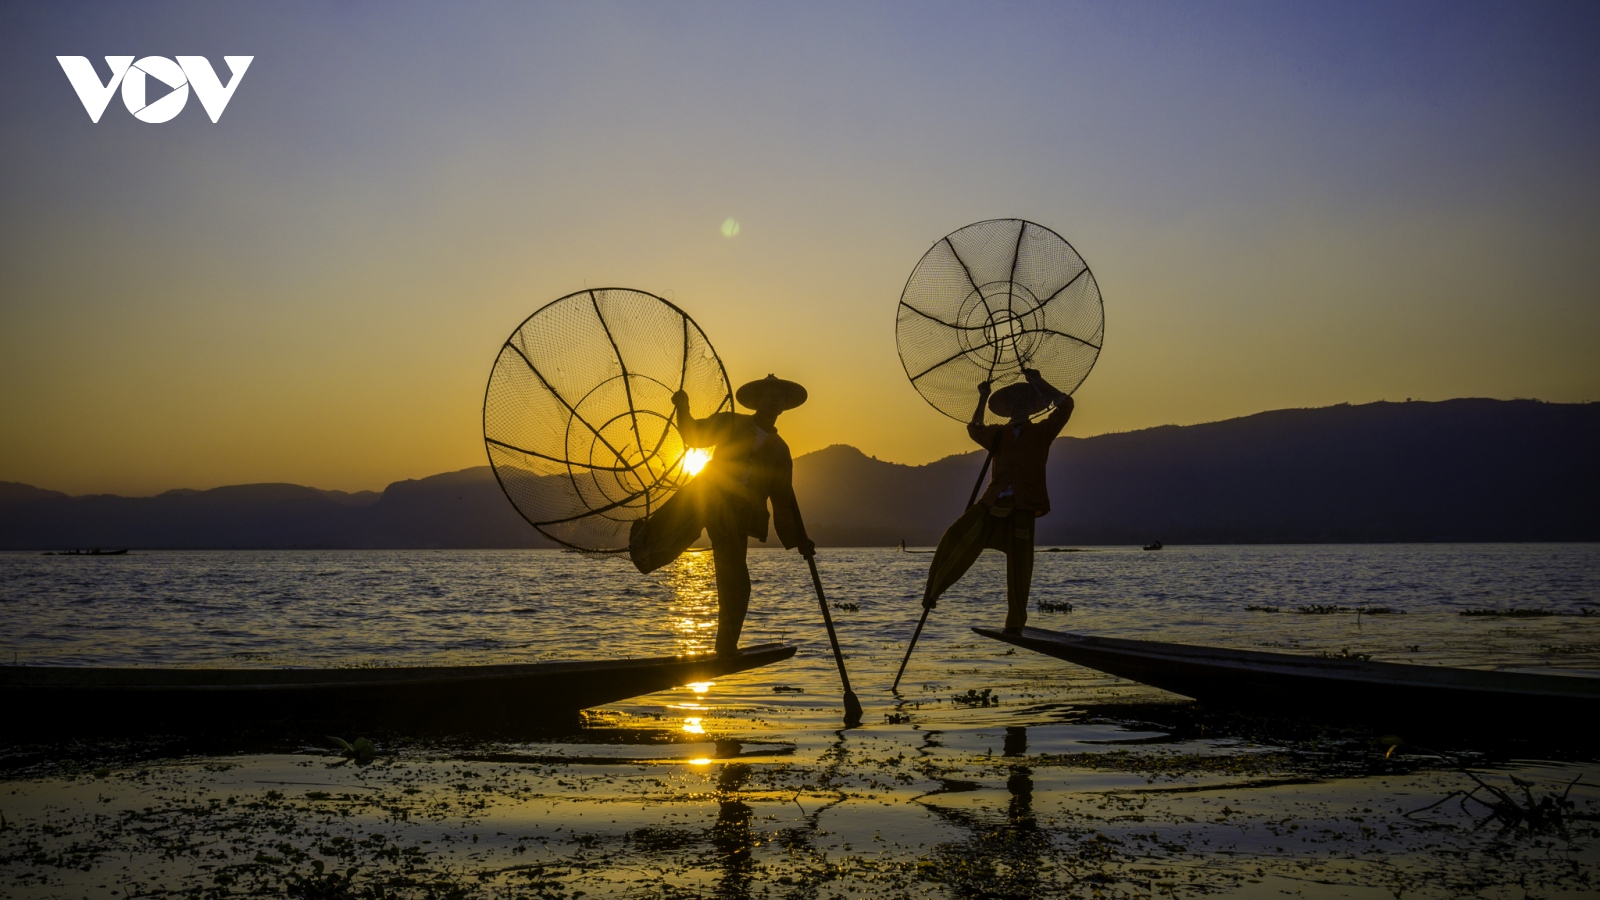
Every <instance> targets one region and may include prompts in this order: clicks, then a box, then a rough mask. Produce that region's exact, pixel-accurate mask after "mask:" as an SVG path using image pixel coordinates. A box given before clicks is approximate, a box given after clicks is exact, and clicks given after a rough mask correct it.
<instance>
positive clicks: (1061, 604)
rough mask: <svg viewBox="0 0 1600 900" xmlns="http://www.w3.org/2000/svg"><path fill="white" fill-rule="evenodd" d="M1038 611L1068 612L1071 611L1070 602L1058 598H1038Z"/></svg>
mask: <svg viewBox="0 0 1600 900" xmlns="http://www.w3.org/2000/svg"><path fill="white" fill-rule="evenodd" d="M1039 612H1042V613H1069V612H1072V604H1071V603H1068V602H1067V601H1065V600H1059V601H1056V600H1040V601H1039Z"/></svg>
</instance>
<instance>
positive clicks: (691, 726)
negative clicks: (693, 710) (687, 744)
mask: <svg viewBox="0 0 1600 900" xmlns="http://www.w3.org/2000/svg"><path fill="white" fill-rule="evenodd" d="M683 730H684V731H687V732H688V733H690V734H705V733H706V727H705V726H704V725H701V724H700V717H699V716H688V717H687V718H685V719H684V720H683Z"/></svg>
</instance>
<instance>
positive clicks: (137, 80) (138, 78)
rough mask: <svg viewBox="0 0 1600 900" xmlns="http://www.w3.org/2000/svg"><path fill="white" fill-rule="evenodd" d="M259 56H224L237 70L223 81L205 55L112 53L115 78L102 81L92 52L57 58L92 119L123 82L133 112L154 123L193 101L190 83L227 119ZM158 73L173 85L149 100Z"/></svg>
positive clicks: (216, 115) (215, 114)
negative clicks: (247, 72) (149, 89)
mask: <svg viewBox="0 0 1600 900" xmlns="http://www.w3.org/2000/svg"><path fill="white" fill-rule="evenodd" d="M253 59H255V57H254V56H224V57H223V58H222V60H223V62H226V63H227V64H228V70H229V72H230V73H231V74H230V76H229V79H228V83H227V84H223V83H222V81H221V79H219V78H217V73H216V70H215V69H212V68H211V63H209V62H207V61H206V58H205V57H204V56H180V57H178V61H177V62H173V61H172V60H170V59H168V58H166V57H165V56H146V57H145V58H143V59H141V60H139V61H138V62H134V61H133V57H131V56H108V57H106V65H107V66H109V67H110V68H111V80H110V81H107V82H105V83H103V84H102V83H101V81H100V76H99V75H96V74H95V71H94V63H91V62H89V58H88V57H87V56H58V57H56V61H57V62H59V63H61V68H62V70H63V71H65V72H66V73H67V80H68V81H70V82H72V89H73V90H75V91H77V92H78V99H79V100H82V101H83V108H84V110H85V111H87V112H88V113H89V120H90V121H92V122H97V123H98V122H99V121H100V116H101V115H102V114H104V113H105V111H106V105H107V104H108V103H110V102H111V95H112V94H115V93H116V92H117V88H118V87H119V86H120V87H121V88H122V104H123V105H124V106H126V107H128V112H131V113H133V117H134V118H135V119H138V120H139V121H141V122H150V123H152V124H155V123H159V122H169V121H171V120H172V118H173V117H174V116H176V115H177V114H178V113H181V112H183V107H184V104H186V103H188V102H189V88H190V87H193V88H194V94H195V96H196V97H199V98H200V105H201V106H204V107H205V108H206V115H208V116H210V117H211V121H212V122H216V121H217V120H218V119H221V118H222V111H223V110H224V109H227V108H228V101H229V100H232V99H233V92H234V91H235V90H238V88H239V81H240V80H241V79H243V78H244V73H245V70H246V69H248V68H250V61H251V60H253ZM152 78H153V79H155V80H156V81H159V82H161V83H162V84H164V85H166V86H167V87H169V88H171V89H172V90H171V92H169V93H167V94H166V95H165V96H162V97H159V98H157V99H156V100H154V101H152V102H150V103H146V102H145V98H146V96H147V93H146V86H147V85H148V83H149V80H150V79H152Z"/></svg>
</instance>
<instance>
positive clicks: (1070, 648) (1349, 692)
mask: <svg viewBox="0 0 1600 900" xmlns="http://www.w3.org/2000/svg"><path fill="white" fill-rule="evenodd" d="M972 630H973V631H976V632H977V633H978V634H981V635H983V636H984V637H988V638H994V639H995V640H997V641H1005V642H1006V643H1008V644H1015V645H1017V646H1018V647H1025V648H1027V649H1029V650H1036V651H1038V652H1040V653H1043V654H1046V655H1048V656H1054V657H1056V658H1057V659H1064V660H1067V661H1068V662H1073V663H1077V664H1078V665H1080V666H1086V667H1088V668H1091V669H1095V670H1098V671H1101V672H1107V673H1109V674H1112V675H1116V676H1119V677H1121V678H1127V679H1130V680H1132V681H1138V682H1141V683H1143V684H1148V685H1153V686H1155V687H1158V688H1161V689H1163V690H1167V691H1171V692H1173V693H1174V694H1182V695H1183V696H1185V697H1194V698H1195V699H1198V700H1203V701H1205V702H1206V703H1210V704H1216V705H1218V706H1237V707H1254V708H1258V709H1263V710H1266V711H1270V712H1279V713H1287V714H1293V715H1300V716H1306V715H1311V716H1315V715H1320V714H1342V715H1345V716H1357V717H1366V718H1370V717H1372V716H1380V715H1396V714H1398V715H1403V716H1405V717H1406V718H1407V720H1408V721H1409V720H1411V719H1420V718H1435V719H1438V718H1447V717H1456V716H1460V717H1463V719H1464V721H1470V722H1473V723H1477V724H1479V725H1485V724H1498V723H1501V722H1504V721H1507V720H1512V719H1521V720H1532V719H1539V718H1546V717H1548V718H1550V719H1553V720H1554V722H1553V724H1559V723H1566V722H1571V721H1573V717H1574V716H1584V717H1592V716H1594V715H1597V714H1600V677H1586V676H1584V675H1578V674H1567V675H1563V674H1543V673H1538V674H1535V673H1531V672H1507V671H1492V670H1480V669H1455V668H1449V667H1445V666H1418V665H1406V664H1402V663H1386V662H1370V661H1367V660H1365V659H1362V658H1360V657H1335V658H1328V657H1317V656H1298V655H1294V654H1289V653H1265V652H1262V651H1259V650H1227V649H1222V648H1218V647H1197V646H1194V645H1191V644H1169V643H1165V642H1161V641H1135V640H1125V639H1121V638H1106V637H1091V636H1089V635H1082V634H1069V633H1066V632H1059V631H1047V630H1045V629H1042V628H1024V629H1022V630H1021V631H1020V632H1018V633H1014V634H1006V633H1004V632H1002V631H1001V630H1000V629H998V628H974V629H972Z"/></svg>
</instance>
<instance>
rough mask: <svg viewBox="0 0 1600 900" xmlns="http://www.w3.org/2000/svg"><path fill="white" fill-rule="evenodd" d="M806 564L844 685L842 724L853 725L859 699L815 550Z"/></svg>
mask: <svg viewBox="0 0 1600 900" xmlns="http://www.w3.org/2000/svg"><path fill="white" fill-rule="evenodd" d="M794 516H795V519H796V520H799V519H800V507H799V505H798V504H796V505H795V509H794ZM800 529H801V531H804V530H805V523H804V522H803V521H801V522H800ZM806 564H807V565H808V566H810V567H811V586H812V587H813V588H816V591H817V604H818V605H820V606H821V607H822V623H823V624H824V625H827V626H828V643H830V644H832V645H833V661H834V662H835V663H837V664H838V666H839V681H840V683H841V684H843V685H844V724H845V726H846V727H854V726H856V725H860V724H861V716H862V709H861V700H860V699H859V698H857V697H856V692H855V691H852V690H850V674H849V673H848V672H846V671H845V670H844V651H843V650H840V649H839V634H838V632H836V631H834V630H833V614H832V613H830V612H828V597H827V595H826V594H825V593H823V591H822V576H821V575H819V574H817V554H816V551H815V550H812V551H811V554H810V555H808V556H806Z"/></svg>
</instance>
